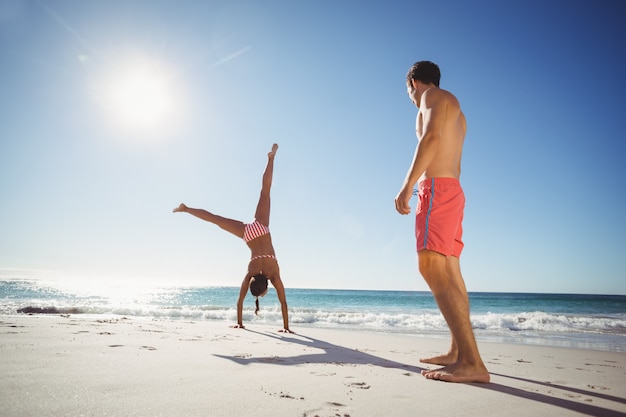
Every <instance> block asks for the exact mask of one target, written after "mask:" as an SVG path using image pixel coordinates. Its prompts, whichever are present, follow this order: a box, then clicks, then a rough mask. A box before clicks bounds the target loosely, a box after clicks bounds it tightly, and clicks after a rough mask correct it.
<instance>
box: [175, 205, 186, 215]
mask: <svg viewBox="0 0 626 417" xmlns="http://www.w3.org/2000/svg"><path fill="white" fill-rule="evenodd" d="M185 211H187V206H186V205H184V204H183V203H180V206H178V207H176V208H175V209H174V210H172V213H179V212H180V213H182V212H185Z"/></svg>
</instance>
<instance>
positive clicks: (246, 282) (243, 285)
mask: <svg viewBox="0 0 626 417" xmlns="http://www.w3.org/2000/svg"><path fill="white" fill-rule="evenodd" d="M250 278H252V276H251V275H250V273H247V274H246V277H245V278H244V279H243V282H242V283H241V288H240V289H239V299H238V300H237V324H236V325H234V326H232V327H234V328H236V329H245V327H244V326H243V300H244V299H245V298H246V293H247V292H248V287H249V286H250Z"/></svg>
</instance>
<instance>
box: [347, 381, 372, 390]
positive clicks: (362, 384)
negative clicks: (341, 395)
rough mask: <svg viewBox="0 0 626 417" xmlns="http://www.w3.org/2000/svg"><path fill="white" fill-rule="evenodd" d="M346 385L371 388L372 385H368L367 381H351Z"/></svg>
mask: <svg viewBox="0 0 626 417" xmlns="http://www.w3.org/2000/svg"><path fill="white" fill-rule="evenodd" d="M346 386H349V387H353V388H358V389H370V388H371V386H370V385H367V384H366V383H365V382H351V383H349V384H346Z"/></svg>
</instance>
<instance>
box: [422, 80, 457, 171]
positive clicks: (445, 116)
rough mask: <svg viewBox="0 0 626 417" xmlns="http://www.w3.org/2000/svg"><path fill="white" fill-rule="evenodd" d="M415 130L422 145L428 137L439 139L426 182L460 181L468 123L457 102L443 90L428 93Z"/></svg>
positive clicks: (424, 98)
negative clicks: (452, 179)
mask: <svg viewBox="0 0 626 417" xmlns="http://www.w3.org/2000/svg"><path fill="white" fill-rule="evenodd" d="M415 130H416V134H417V137H418V139H419V140H420V141H421V140H422V139H423V138H424V137H425V136H426V135H433V136H435V137H436V136H438V141H439V144H438V146H437V152H436V155H435V157H434V159H433V160H432V161H431V163H430V164H429V165H428V167H427V168H426V171H425V173H424V176H423V178H436V177H448V178H457V179H458V178H459V176H460V175H461V155H462V151H463V141H464V139H465V132H466V121H465V115H464V114H463V112H462V111H461V106H460V104H459V101H458V100H457V98H456V97H455V96H454V95H453V94H452V93H450V92H448V91H446V90H442V89H440V88H436V87H432V88H430V89H428V90H426V91H425V92H424V94H423V95H422V98H421V103H420V111H419V112H418V114H417V120H416V127H415ZM423 178H422V179H423Z"/></svg>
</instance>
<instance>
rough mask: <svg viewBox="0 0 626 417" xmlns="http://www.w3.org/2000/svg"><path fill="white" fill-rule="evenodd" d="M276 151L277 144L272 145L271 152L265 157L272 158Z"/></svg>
mask: <svg viewBox="0 0 626 417" xmlns="http://www.w3.org/2000/svg"><path fill="white" fill-rule="evenodd" d="M277 150H278V144H276V143H275V144H273V145H272V150H271V151H269V152H268V153H267V156H268V157H270V158H273V157H274V156H275V155H276V151H277Z"/></svg>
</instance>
